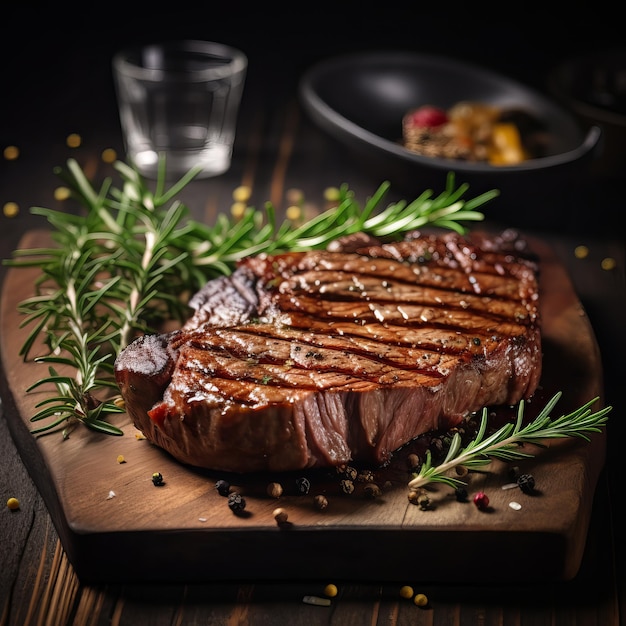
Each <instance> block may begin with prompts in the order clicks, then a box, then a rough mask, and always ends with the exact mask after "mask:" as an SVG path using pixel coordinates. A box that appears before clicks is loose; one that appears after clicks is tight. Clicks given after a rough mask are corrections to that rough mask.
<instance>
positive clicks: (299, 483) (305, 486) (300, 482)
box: [296, 476, 311, 496]
mask: <svg viewBox="0 0 626 626" xmlns="http://www.w3.org/2000/svg"><path fill="white" fill-rule="evenodd" d="M296 489H297V491H298V493H300V494H302V495H303V496H306V495H307V494H308V493H309V490H310V489H311V481H310V480H309V479H308V478H305V477H304V476H302V477H301V478H296Z"/></svg>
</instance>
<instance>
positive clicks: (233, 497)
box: [228, 492, 246, 513]
mask: <svg viewBox="0 0 626 626" xmlns="http://www.w3.org/2000/svg"><path fill="white" fill-rule="evenodd" d="M228 508H229V509H230V510H231V511H232V512H233V513H242V512H243V511H244V509H245V508H246V500H245V498H244V497H243V496H242V495H241V494H240V493H237V492H233V493H231V494H229V495H228Z"/></svg>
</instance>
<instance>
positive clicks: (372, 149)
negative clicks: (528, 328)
mask: <svg viewBox="0 0 626 626" xmlns="http://www.w3.org/2000/svg"><path fill="white" fill-rule="evenodd" d="M299 95H300V99H301V102H302V105H303V107H304V109H305V110H306V111H307V113H308V114H309V115H310V117H311V118H312V120H313V121H314V122H316V123H317V124H318V125H319V126H320V127H321V128H322V129H324V130H325V131H326V132H328V133H329V134H330V135H331V136H333V137H334V138H335V139H336V140H338V141H339V142H340V143H341V144H343V145H344V146H345V147H347V148H348V149H349V150H350V151H352V152H353V155H354V158H357V159H360V160H361V162H362V163H363V166H364V167H366V168H367V169H368V170H370V171H371V173H372V175H373V176H376V177H377V178H378V179H379V180H389V181H390V182H391V185H392V189H395V191H396V192H398V193H400V194H403V195H414V194H420V193H421V192H422V191H424V190H425V189H433V191H435V192H437V191H442V190H443V189H444V188H445V184H446V180H447V178H448V174H449V173H450V172H453V173H454V174H455V180H456V182H457V183H458V184H461V183H467V184H468V185H469V186H470V189H469V192H468V194H469V195H472V196H473V195H477V194H479V193H482V192H484V191H488V190H491V189H498V190H499V191H500V196H499V197H498V199H497V200H495V201H494V202H492V203H490V204H489V205H487V207H488V208H487V207H486V208H485V213H486V214H487V217H488V218H491V219H493V220H495V221H502V222H507V223H508V224H510V225H521V226H529V225H530V226H539V227H550V228H551V227H553V226H555V225H557V224H558V223H559V222H560V221H561V220H562V219H563V218H564V217H567V215H566V213H565V212H566V211H567V206H566V205H567V204H568V200H567V196H568V195H570V196H571V195H572V194H575V188H576V185H577V184H578V183H579V182H580V181H582V180H584V178H585V177H586V176H587V173H588V171H589V169H590V163H591V161H592V160H593V159H594V157H595V153H596V149H597V146H598V144H599V141H600V138H601V130H600V128H599V127H597V126H591V127H588V128H586V129H585V128H584V127H583V126H582V125H581V123H580V121H579V120H578V119H577V118H576V117H575V116H574V115H573V114H572V113H571V112H569V111H568V110H567V109H565V108H564V107H561V106H559V105H558V104H557V103H556V102H555V101H553V100H551V99H550V98H549V97H547V96H544V95H542V94H541V93H539V92H537V91H534V90H533V89H531V88H529V87H526V86H524V85H522V84H519V83H517V82H515V81H514V80H510V79H508V78H506V77H504V76H500V75H498V74H497V73H494V72H492V71H489V70H486V69H484V68H481V67H477V66H474V65H472V64H469V63H466V62H461V61H458V60H453V59H449V58H445V57H440V56H435V55H423V54H416V53H406V52H393V51H390V52H372V53H359V54H351V55H345V56H343V57H338V58H333V59H328V60H325V61H321V62H319V63H318V64H316V65H314V66H313V67H311V68H309V69H308V70H307V71H306V72H305V74H304V76H303V77H302V79H301V82H300V86H299ZM460 101H474V102H481V103H485V104H492V105H495V106H497V107H499V108H503V109H517V110H523V111H525V112H527V113H528V114H529V115H530V116H532V117H533V118H534V119H535V120H537V121H538V122H539V123H540V124H542V126H543V127H544V130H545V136H546V137H547V139H548V140H547V143H546V146H545V150H544V153H543V155H542V156H541V157H540V158H533V159H529V160H526V161H524V162H522V163H520V164H518V165H512V166H492V165H489V164H486V163H480V162H468V161H458V160H453V159H444V158H434V157H428V156H422V155H419V154H416V153H413V152H411V151H409V150H407V149H406V148H404V147H403V146H402V145H401V143H400V140H401V137H402V118H403V116H404V115H405V113H406V112H407V111H409V110H410V109H414V108H417V107H419V106H421V105H423V104H430V105H435V106H438V107H441V108H443V109H449V108H450V107H451V106H453V105H454V104H456V103H458V102H460ZM346 182H348V183H349V181H346ZM407 199H409V198H407Z"/></svg>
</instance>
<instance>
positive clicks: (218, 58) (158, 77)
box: [112, 39, 248, 82]
mask: <svg viewBox="0 0 626 626" xmlns="http://www.w3.org/2000/svg"><path fill="white" fill-rule="evenodd" d="M171 53H175V54H176V55H181V54H183V55H184V54H188V53H190V58H192V59H194V60H195V61H196V63H195V67H186V68H185V69H181V68H177V69H172V68H168V67H163V66H162V60H163V59H164V58H165V56H166V55H170V54H171ZM203 58H206V60H207V61H208V62H210V64H209V65H207V66H203V63H202V59H203ZM211 60H212V61H213V62H212V63H211ZM216 62H217V63H216ZM151 63H152V65H153V66H152V67H151V66H150V64H151ZM112 65H113V68H114V70H115V71H116V72H118V73H120V74H123V75H125V76H130V77H132V78H136V79H139V80H144V81H154V82H161V81H163V80H164V79H165V78H167V79H170V80H177V79H179V80H182V79H184V80H187V81H188V80H198V81H202V80H214V79H219V78H225V77H228V76H235V75H237V74H239V73H242V72H244V71H245V70H246V68H247V65H248V58H247V56H246V55H245V53H244V52H242V51H241V50H239V49H238V48H235V47H233V46H231V45H228V44H224V43H218V42H214V41H203V40H198V39H181V40H173V41H165V42H157V43H147V44H141V45H136V46H129V47H126V48H123V49H121V50H119V51H118V52H116V53H115V54H114V55H113V60H112Z"/></svg>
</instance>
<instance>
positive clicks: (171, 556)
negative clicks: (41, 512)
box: [0, 231, 606, 583]
mask: <svg viewBox="0 0 626 626" xmlns="http://www.w3.org/2000/svg"><path fill="white" fill-rule="evenodd" d="M45 235H46V233H45V231H33V232H31V233H28V234H27V235H26V236H25V237H24V239H23V240H22V241H21V242H20V247H21V248H23V249H32V248H37V247H45V246H47V245H50V241H49V238H48V237H46V236H45ZM531 245H532V247H533V251H534V252H535V253H536V254H537V255H539V256H540V258H541V265H540V293H541V307H540V315H541V317H542V343H543V355H544V357H543V376H542V382H541V389H540V390H539V391H538V392H537V393H536V396H535V398H534V399H533V402H532V403H531V404H530V405H529V406H528V407H527V411H529V412H530V411H532V410H533V405H537V407H539V406H540V405H543V404H545V402H547V401H548V400H549V399H550V398H551V397H552V396H553V394H554V393H556V392H557V391H561V392H562V393H563V396H562V397H561V399H560V401H559V404H558V411H559V414H566V413H568V412H569V411H571V410H574V409H575V408H576V407H578V406H580V405H582V404H585V403H586V402H588V401H590V400H593V399H594V398H598V399H599V402H598V403H597V404H596V406H595V408H596V409H599V408H601V406H602V402H603V398H602V396H603V382H602V365H601V360H600V354H599V350H598V346H597V344H596V341H595V337H594V334H593V330H592V328H591V325H590V323H589V320H588V318H587V316H586V314H585V312H584V309H583V307H582V305H581V303H580V301H579V300H578V298H577V297H576V294H575V293H574V291H573V288H572V285H571V282H570V281H569V278H568V276H567V273H566V272H565V269H564V268H563V266H562V265H561V264H560V263H559V262H558V261H557V260H556V258H555V256H554V253H553V252H552V250H551V249H550V247H549V246H547V245H545V244H543V242H541V241H540V240H533V241H532V243H531ZM37 276H38V270H37V268H29V269H28V270H24V269H14V270H12V271H11V272H10V273H9V274H8V276H7V279H6V281H5V284H4V288H3V291H2V306H1V310H0V343H1V344H2V346H3V353H2V358H3V365H4V370H5V379H6V385H7V388H8V392H9V393H7V394H6V396H5V409H6V410H5V415H6V419H7V422H8V424H9V429H10V431H11V433H12V435H13V438H14V440H15V442H16V445H17V447H18V450H19V451H20V453H21V455H22V458H23V459H24V461H25V462H26V466H27V468H28V469H29V470H30V473H31V475H32V476H33V477H34V478H35V484H36V486H37V487H38V489H39V491H40V493H41V494H42V496H43V498H44V501H45V502H46V504H47V505H48V509H49V511H50V512H51V515H52V519H53V522H54V525H55V527H56V529H57V531H58V532H59V534H60V536H61V539H62V542H63V547H64V549H65V552H66V553H67V555H68V557H69V559H70V562H71V564H72V565H73V567H74V570H75V571H76V573H77V575H78V576H79V578H80V579H81V580H82V581H84V582H90V583H93V582H96V583H102V582H105V583H113V582H135V581H138V580H141V581H144V582H148V581H156V582H163V581H172V580H176V581H179V582H180V581H184V582H207V581H212V580H231V581H233V580H235V581H236V580H239V579H240V578H241V576H242V571H241V562H242V561H245V563H246V565H245V571H246V575H247V576H248V577H253V578H255V579H257V580H262V581H267V580H273V579H275V578H276V575H277V572H283V573H284V575H286V576H288V577H289V578H291V579H294V580H295V579H305V580H323V579H329V578H338V579H353V580H358V581H360V582H372V581H378V582H381V581H386V582H389V581H396V580H401V579H403V578H404V579H407V580H412V581H414V582H420V583H423V582H424V581H437V582H442V583H451V582H460V581H463V580H464V579H465V574H464V572H463V566H464V564H465V562H466V560H467V552H468V548H467V547H468V546H471V553H472V554H483V553H485V552H493V554H492V556H491V561H492V566H493V568H492V569H490V570H487V571H485V572H484V573H483V579H484V582H508V583H512V582H527V581H528V580H542V581H550V582H554V581H564V580H570V579H571V578H572V577H574V576H575V575H576V574H577V572H578V568H579V567H580V563H581V559H582V555H583V550H584V545H585V542H586V537H587V532H588V524H589V519H590V516H591V510H592V505H593V498H594V494H595V490H596V486H597V480H598V476H599V474H600V472H601V470H602V469H603V467H604V463H605V448H606V433H605V432H602V433H600V434H598V436H595V437H594V438H593V441H592V443H587V442H576V441H574V442H571V441H556V442H551V445H550V446H549V447H548V448H547V449H546V450H540V449H538V448H534V449H533V453H534V454H535V455H536V457H535V458H534V459H532V460H528V461H525V462H523V463H522V462H520V463H519V466H520V469H519V471H520V472H523V473H530V474H532V475H533V477H534V478H535V480H536V483H537V491H536V496H535V497H528V496H524V495H522V494H521V493H520V492H519V491H518V490H515V491H509V490H506V489H502V487H503V486H504V485H507V484H510V483H511V478H510V475H509V470H510V464H505V463H494V464H493V466H492V467H490V468H489V471H488V472H485V473H474V474H472V475H470V476H468V480H467V482H468V492H469V494H470V499H471V496H472V495H473V494H474V493H476V492H477V491H479V490H483V491H485V492H486V493H487V494H489V496H490V510H489V513H488V514H485V513H483V512H481V511H479V510H478V509H476V508H475V507H474V506H471V504H469V502H467V503H459V502H456V500H455V499H454V498H453V497H452V495H453V494H452V490H451V489H450V488H447V487H440V488H436V487H433V488H432V489H431V492H430V497H431V500H432V506H431V509H430V510H429V511H428V512H423V511H421V509H420V508H419V507H416V506H414V505H412V504H410V503H409V501H408V499H407V494H408V489H407V482H408V473H407V456H408V454H410V452H411V450H412V448H411V446H405V448H403V450H402V451H401V452H399V453H397V454H396V455H394V457H393V458H392V460H391V463H390V464H389V465H388V466H387V467H385V468H384V469H377V468H372V469H374V472H373V480H374V481H375V483H376V484H377V485H379V486H381V487H382V488H383V489H382V495H381V497H380V498H376V499H371V498H365V497H364V496H363V493H362V492H361V490H360V489H357V490H356V491H355V493H354V494H352V495H350V496H349V497H346V495H345V494H342V492H341V489H340V488H339V485H338V481H337V480H336V479H335V480H333V479H332V478H329V477H328V475H327V474H328V473H326V472H319V471H317V472H308V473H304V475H307V476H308V478H309V479H310V481H311V493H310V495H309V496H308V497H303V496H301V495H298V494H297V493H296V492H295V490H294V489H293V488H292V487H291V485H292V484H293V482H294V481H295V478H297V477H298V474H295V475H293V473H274V474H260V473H259V474H250V475H246V476H231V475H228V474H224V473H220V472H210V471H198V470H197V469H194V468H190V467H184V466H182V464H180V463H177V462H176V461H175V460H174V459H172V458H170V457H169V456H168V455H166V454H163V452H162V451H161V450H159V449H158V448H157V447H156V446H153V445H150V444H149V443H148V442H147V441H146V440H142V439H139V440H138V439H137V438H136V437H135V435H137V434H140V433H139V431H137V430H136V429H135V427H134V426H133V424H132V423H131V421H130V419H129V418H128V416H127V415H125V414H122V415H118V416H116V417H115V418H113V419H112V422H113V423H114V424H115V425H116V426H118V427H120V428H122V430H123V431H124V436H123V437H121V438H117V437H110V436H107V435H101V436H96V435H94V434H93V433H90V432H88V431H87V430H86V429H78V430H75V431H74V432H72V433H71V434H70V436H69V439H63V437H62V436H61V435H60V434H58V435H56V436H48V437H42V438H35V437H33V435H32V434H31V432H30V430H31V428H32V423H31V422H30V417H31V416H32V415H33V414H34V413H35V412H36V410H37V409H36V405H37V403H38V402H39V401H40V400H41V399H42V393H28V391H27V390H28V388H29V387H30V386H31V385H32V384H34V383H35V382H36V381H37V379H38V377H40V376H41V373H40V372H41V368H42V367H44V366H42V365H38V364H36V363H33V362H32V360H29V361H26V362H24V361H22V360H20V359H16V355H18V354H19V352H20V349H21V347H22V345H23V344H24V342H25V340H26V337H27V333H28V332H29V331H30V327H25V328H20V323H21V322H22V317H21V316H20V315H19V313H18V304H19V303H20V302H21V301H23V300H25V299H26V298H28V297H30V296H31V295H32V284H33V282H34V280H36V278H37ZM32 354H33V355H34V354H37V348H36V347H35V349H34V351H33V353H32ZM62 371H63V370H59V372H60V373H62ZM44 393H45V392H44ZM509 413H510V416H511V417H514V415H515V412H514V410H510V411H509ZM415 449H417V450H419V447H417V448H415ZM529 451H530V449H529ZM118 455H122V456H123V458H124V459H125V462H124V463H122V464H120V463H118V461H117V458H118ZM156 470H158V471H160V472H162V475H163V476H164V477H165V485H164V487H163V488H159V489H155V488H154V487H153V486H152V484H151V481H150V478H151V476H152V473H153V472H154V471H156ZM220 478H226V479H228V480H229V481H230V482H231V483H232V484H233V485H238V489H239V490H240V491H241V493H242V494H243V495H244V496H245V498H246V502H247V507H246V513H247V515H245V516H236V515H233V514H232V512H231V511H230V510H229V509H228V507H227V506H226V503H225V500H224V498H223V497H222V496H220V495H219V494H218V493H217V491H216V490H215V482H216V480H218V479H220ZM270 482H277V483H279V484H281V485H284V488H285V490H284V493H283V494H282V495H281V496H280V498H273V497H271V496H269V495H268V494H267V486H268V485H269V484H270ZM111 492H112V493H113V494H114V495H113V496H111ZM316 493H324V494H325V495H326V496H327V498H328V500H329V506H328V508H327V509H326V510H325V511H323V512H320V511H319V510H317V509H316V508H315V506H314V504H313V496H314V494H316ZM512 501H514V502H518V503H520V504H521V509H520V510H518V511H516V510H514V509H512V508H511V507H510V506H509V503H510V502H512ZM278 506H281V507H283V508H284V509H285V510H286V511H287V512H288V514H289V524H288V525H285V526H282V527H279V526H278V525H277V524H276V522H275V520H274V519H273V516H272V511H273V510H274V509H275V508H276V507H278ZM155 545H159V546H160V549H159V550H158V551H154V550H152V548H153V546H155ZM364 545H367V546H369V547H368V553H369V560H368V563H366V564H363V565H362V566H361V567H359V568H358V569H355V567H354V565H353V563H352V562H351V561H350V559H346V560H339V561H338V562H337V561H334V560H331V561H329V560H328V559H327V558H326V554H325V552H326V550H334V551H337V552H339V551H342V552H344V553H345V554H346V555H349V554H358V553H359V552H360V550H361V548H362V546H364ZM496 546H498V548H497V549H496ZM130 548H133V549H134V550H137V551H138V552H139V553H146V552H150V553H151V554H152V556H151V558H150V559H147V558H146V559H136V558H134V555H133V550H132V549H130ZM451 548H453V549H451ZM443 553H446V556H445V558H438V555H440V554H443ZM529 553H536V554H541V555H542V558H543V563H542V568H541V569H540V570H537V568H536V566H535V562H534V561H533V560H527V559H526V558H525V557H526V555H527V554H529ZM389 555H394V556H393V559H389ZM85 557H87V558H85ZM416 558H424V559H426V560H428V561H429V562H430V566H429V567H428V569H425V570H423V571H417V572H416V571H415V559H416ZM498 559H500V560H498ZM207 561H211V562H212V563H214V564H215V567H214V568H206V562H207ZM511 561H514V562H515V563H516V567H514V568H508V567H507V565H508V563H509V562H511ZM268 562H273V563H274V566H273V567H271V568H268V567H267V563H268ZM303 562H305V563H307V568H306V569H305V570H303V568H302V566H301V565H302V563H303Z"/></svg>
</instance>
